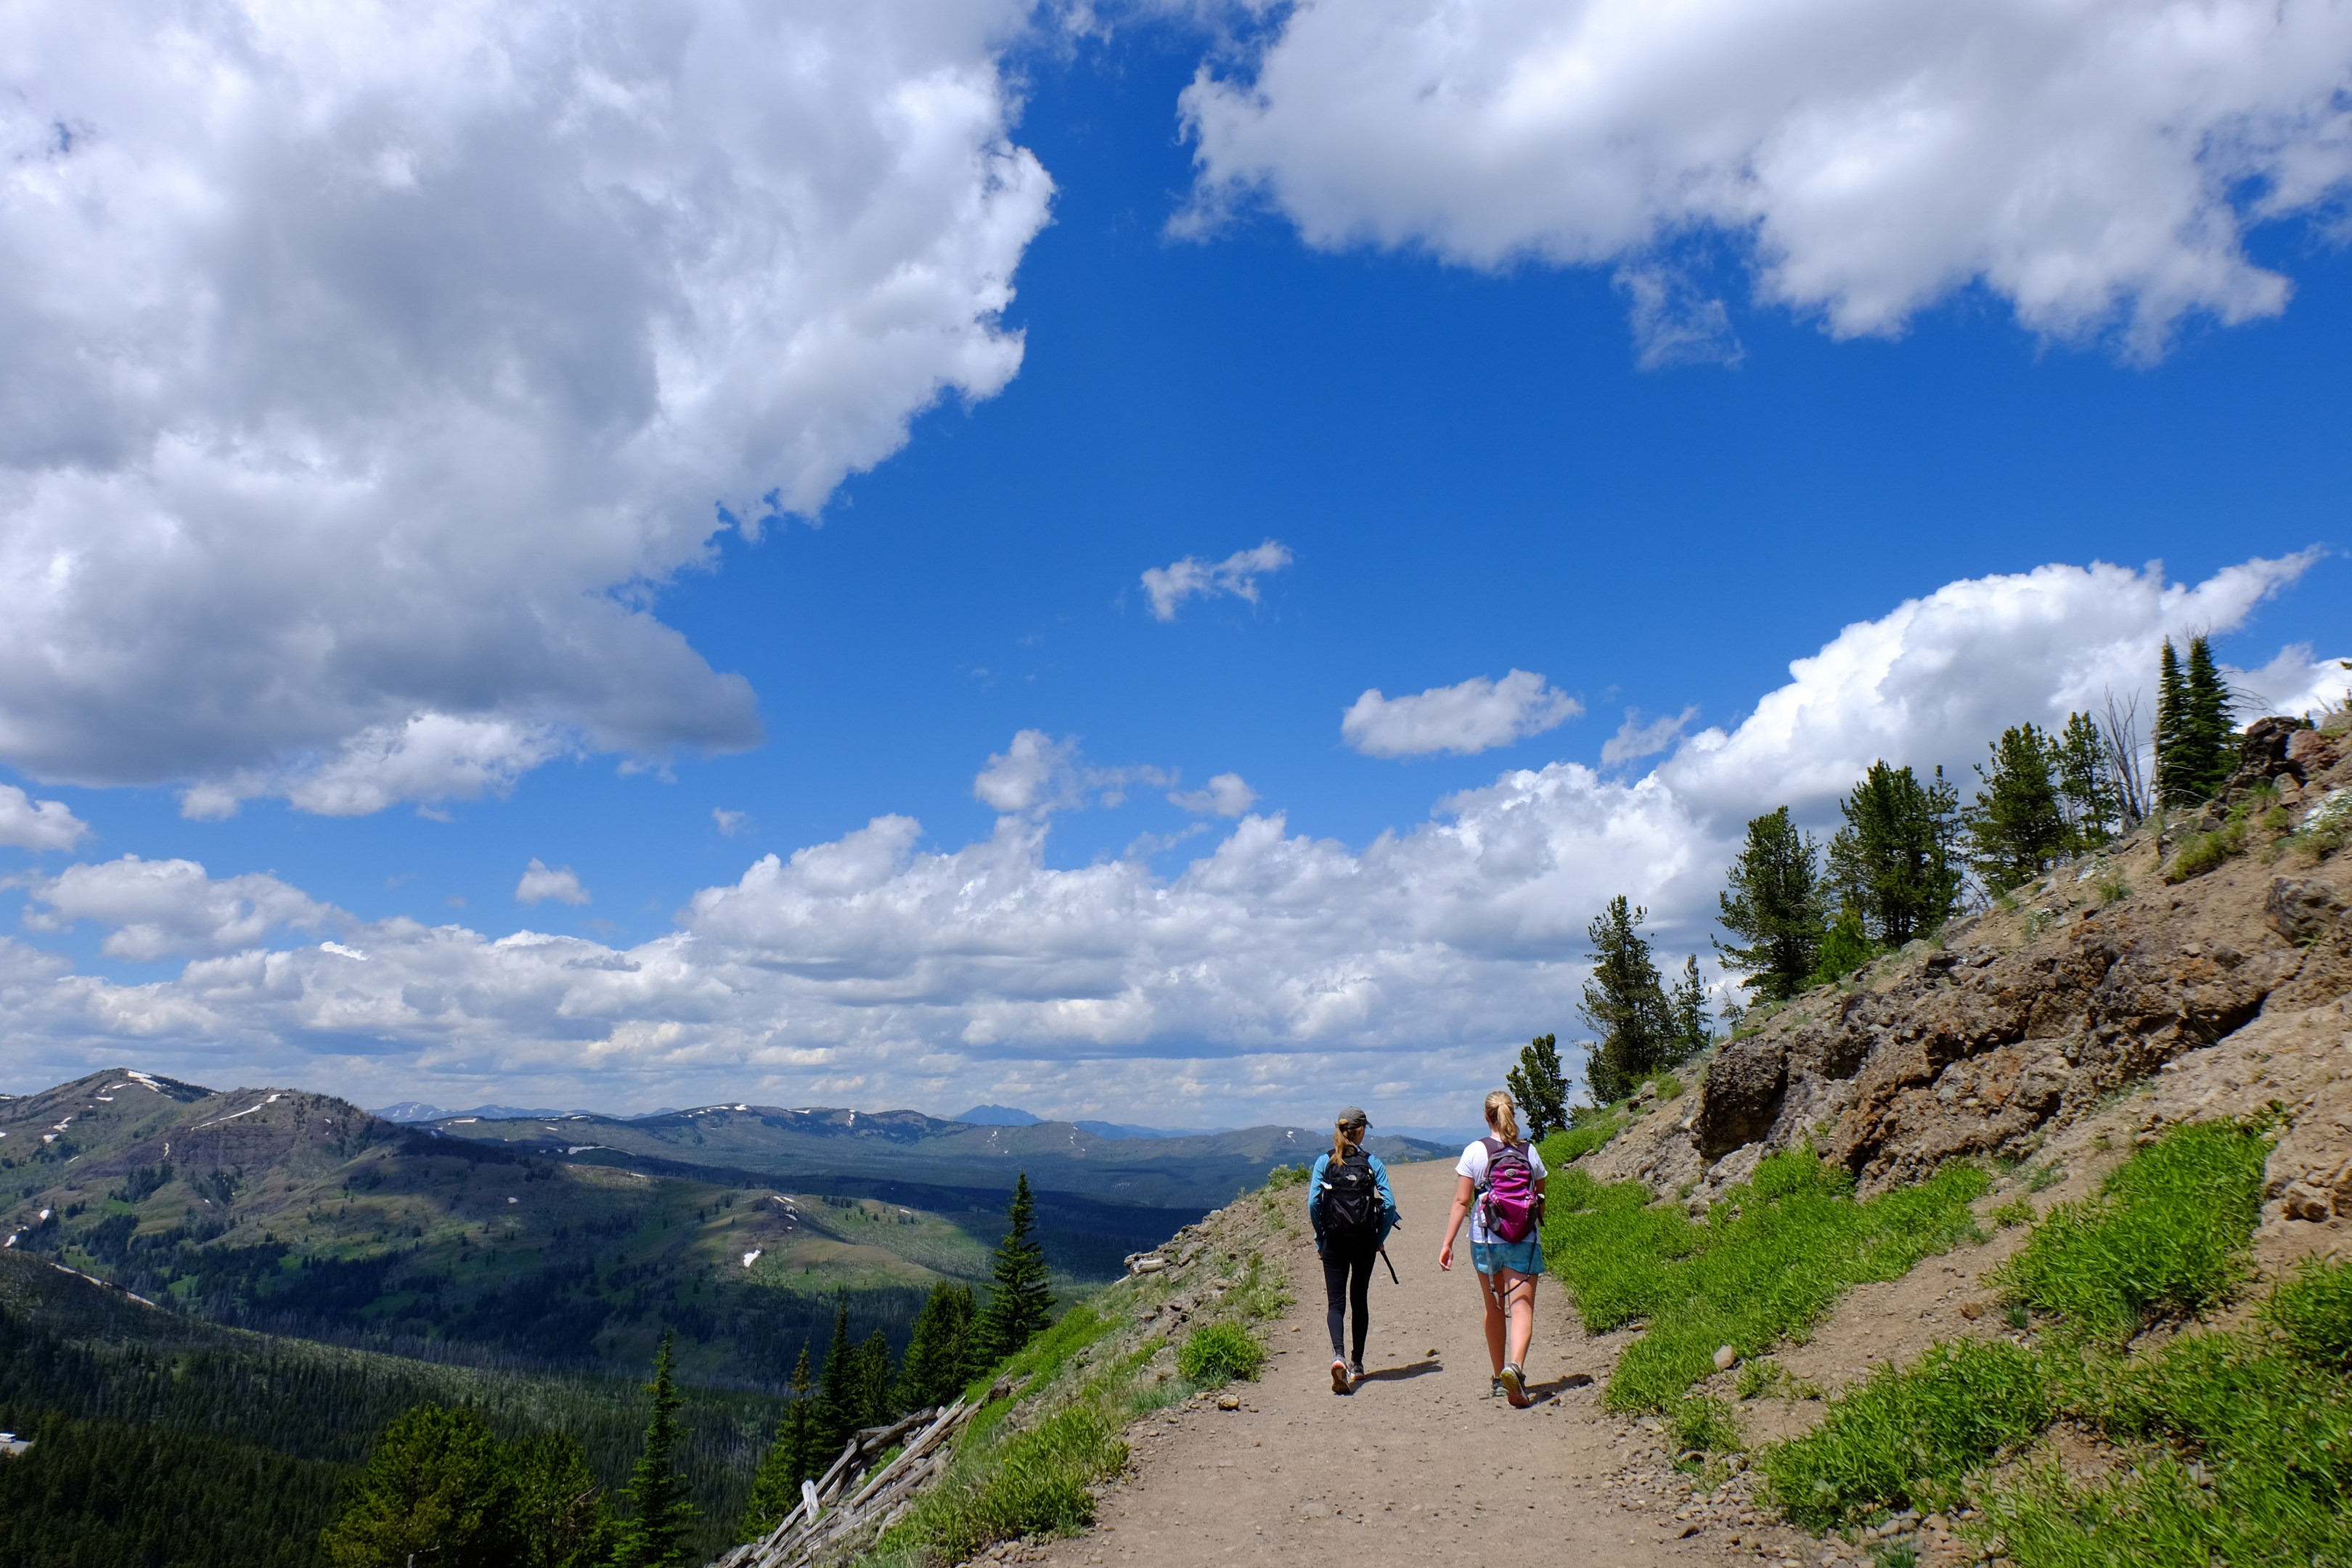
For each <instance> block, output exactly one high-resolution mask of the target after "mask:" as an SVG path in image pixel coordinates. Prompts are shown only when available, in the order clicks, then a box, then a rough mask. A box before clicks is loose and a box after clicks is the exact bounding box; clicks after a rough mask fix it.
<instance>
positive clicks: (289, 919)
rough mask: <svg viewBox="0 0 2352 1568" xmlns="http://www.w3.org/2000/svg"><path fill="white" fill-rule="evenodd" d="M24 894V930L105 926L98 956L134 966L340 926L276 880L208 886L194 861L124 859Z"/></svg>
mask: <svg viewBox="0 0 2352 1568" xmlns="http://www.w3.org/2000/svg"><path fill="white" fill-rule="evenodd" d="M24 886H25V888H26V894H27V898H28V900H29V903H30V905H31V906H32V907H29V908H27V909H26V911H25V924H26V927H27V928H28V929H29V930H33V931H64V930H65V929H67V928H68V926H71V925H72V924H73V923H74V922H75V921H94V922H96V923H98V924H100V925H104V926H110V927H112V928H113V929H112V930H111V931H109V932H108V933H107V936H106V938H105V940H104V941H103V942H101V943H100V949H101V951H103V952H106V953H107V954H108V955H109V956H110V957H113V958H122V959H130V960H132V961H134V962H146V961H150V960H153V959H158V958H167V957H171V956H173V955H174V954H180V953H215V952H237V951H239V950H241V949H245V948H249V947H252V946H254V945H255V944H256V943H257V942H260V941H261V940H262V939H263V938H265V937H266V936H268V934H269V932H270V931H273V930H275V929H278V928H279V927H283V926H293V927H296V928H298V929H300V930H304V931H316V930H317V929H319V927H320V926H322V925H324V924H327V923H328V922H330V921H340V920H341V919H342V917H341V912H340V911H339V910H336V909H335V908H334V907H333V906H332V905H331V904H323V903H320V902H319V901H317V900H314V899H312V898H311V897H310V895H309V894H307V893H305V892H303V891H302V890H301V889H299V888H296V887H293V886H290V885H289V884H288V883H285V882H281V881H279V880H278V879H277V878H275V877H272V876H268V875H267V874H265V873H261V872H253V873H248V874H247V875H245V876H241V877H224V878H214V877H212V876H209V875H207V874H206V872H205V868H204V867H203V866H202V865H201V864H199V863H198V862H196V861H194V860H142V859H141V858H139V857H138V856H136V855H125V856H123V857H122V858H121V859H119V860H108V861H104V862H101V863H100V864H97V865H81V866H69V867H68V868H66V869H65V870H63V871H61V872H59V873H58V875H56V876H54V877H33V878H29V879H26V881H25V883H24Z"/></svg>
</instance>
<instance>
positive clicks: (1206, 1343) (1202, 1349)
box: [1176, 1323, 1265, 1388]
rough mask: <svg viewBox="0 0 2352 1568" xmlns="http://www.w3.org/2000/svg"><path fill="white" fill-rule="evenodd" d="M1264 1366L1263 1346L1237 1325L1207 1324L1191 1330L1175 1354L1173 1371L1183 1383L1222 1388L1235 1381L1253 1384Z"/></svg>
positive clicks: (1253, 1336)
mask: <svg viewBox="0 0 2352 1568" xmlns="http://www.w3.org/2000/svg"><path fill="white" fill-rule="evenodd" d="M1264 1369H1265V1346H1264V1345H1262V1344H1260V1343H1259V1342H1258V1341H1257V1336H1256V1335H1255V1334H1253V1333H1251V1332H1250V1331H1248V1330H1247V1329H1245V1328H1244V1327H1242V1326H1241V1325H1240V1324H1239V1323H1210V1324H1207V1325H1205V1326H1203V1327H1202V1328H1198V1329H1195V1330H1193V1331H1192V1336H1191V1337H1190V1338H1188V1339H1187V1340H1185V1342H1184V1348H1183V1349H1182V1350H1181V1351H1178V1352H1176V1370H1177V1372H1178V1373H1181V1374H1182V1376H1183V1377H1184V1378H1185V1380H1186V1381H1187V1382H1191V1383H1197V1384H1201V1385H1202V1387H1204V1388H1217V1387H1222V1386H1223V1385H1224V1384H1228V1383H1231V1382H1232V1381H1233V1380H1234V1379H1235V1378H1237V1377H1238V1378H1243V1379H1245V1380H1247V1381H1249V1382H1253V1383H1255V1381H1257V1374H1258V1373H1260V1372H1261V1371H1263V1370H1264Z"/></svg>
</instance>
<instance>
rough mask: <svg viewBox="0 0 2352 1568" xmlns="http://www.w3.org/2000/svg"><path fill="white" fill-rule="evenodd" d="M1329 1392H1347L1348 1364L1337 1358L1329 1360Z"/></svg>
mask: <svg viewBox="0 0 2352 1568" xmlns="http://www.w3.org/2000/svg"><path fill="white" fill-rule="evenodd" d="M1331 1392H1332V1393H1334V1394H1345V1393H1347V1392H1348V1363H1346V1362H1344V1361H1341V1360H1340V1359H1339V1357H1338V1356H1333V1357H1332V1358H1331Z"/></svg>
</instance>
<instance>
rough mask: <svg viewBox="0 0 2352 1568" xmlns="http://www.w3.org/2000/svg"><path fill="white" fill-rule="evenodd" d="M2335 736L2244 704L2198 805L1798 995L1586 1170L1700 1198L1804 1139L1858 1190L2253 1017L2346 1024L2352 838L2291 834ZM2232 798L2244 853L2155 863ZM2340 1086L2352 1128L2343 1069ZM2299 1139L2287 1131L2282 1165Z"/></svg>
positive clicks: (2032, 1124)
mask: <svg viewBox="0 0 2352 1568" xmlns="http://www.w3.org/2000/svg"><path fill="white" fill-rule="evenodd" d="M2346 741H2347V737H2345V736H2343V735H2341V734H2331V733H2323V732H2321V731H2314V730H2306V729H2303V728H2301V727H2299V726H2298V725H2296V724H2295V723H2294V721H2288V720H2263V721H2258V722H2256V723H2255V724H2253V725H2252V726H2251V727H2250V728H2249V730H2248V731H2247V733H2246V736H2245V742H2244V749H2243V752H2242V764H2241V766H2240V768H2239V769H2238V771H2237V773H2236V774H2235V775H2234V776H2233V778H2232V779H2231V784H2230V785H2229V787H2228V789H2227V790H2226V791H2225V792H2224V794H2223V795H2222V797H2221V799H2220V800H2218V801H2216V802H2215V803H2214V804H2213V805H2211V806H2209V807H2207V808H2205V810H2203V811H2202V812H2200V813H2199V814H2198V815H2197V816H2196V817H2195V818H2193V819H2192V820H2190V821H2189V822H2188V823H2186V824H2177V825H2176V826H2175V827H2174V828H2173V829H2172V830H2171V831H2166V832H2159V831H2158V830H2157V829H2156V828H2155V827H2153V826H2149V827H2143V828H2142V829H2141V831H2140V832H2138V833H2137V834H2136V835H2135V836H2133V837H2132V838H2130V839H2128V840H2126V842H2124V843H2122V844H2119V845H2116V846H2114V847H2111V848H2109V849H2108V850H2106V851H2105V852H2103V853H2101V854H2099V855H2096V856H2094V857H2090V858H2085V859H2084V860H2081V861H2077V862H2075V863H2074V864H2072V865H2069V866H2065V867H2063V868H2060V869H2058V870H2057V871H2055V872H2053V873H2052V874H2051V875H2049V876H2047V877H2045V878H2044V879H2042V880H2040V881H2038V882H2036V883H2033V884H2031V885H2029V886H2028V887H2026V888H2023V889H2019V890H2018V892H2017V894H2016V896H2015V899H2014V900H2013V901H2014V904H2015V907H2014V908H2011V909H2000V910H1990V911H1987V912H1986V913H1985V914H1983V915H1981V916H1979V917H1977V918H1975V919H1971V920H1967V921H1959V922H1957V923H1956V924H1954V925H1952V926H1949V927H1948V928H1947V929H1946V931H1945V932H1944V933H1943V937H1942V945H1941V946H1940V947H1930V946H1929V945H1927V944H1926V943H1914V944H1913V945H1912V946H1911V947H1910V948H1908V949H1906V950H1905V951H1904V952H1901V953H1898V954H1895V955H1893V956H1891V957H1889V958H1887V959H1884V960H1881V961H1880V962H1879V963H1877V964H1875V965H1873V966H1872V968H1871V969H1869V970H1866V971H1864V974H1863V975H1862V976H1860V977H1858V978H1857V980H1856V981H1855V982H1852V983H1849V984H1848V985H1846V986H1843V987H1823V988H1822V989H1820V990H1817V991H1815V992H1812V993H1811V994H1807V995H1805V996H1803V997H1801V998H1799V999H1797V1000H1796V1001H1795V1002H1793V1003H1792V1004H1790V1006H1789V1007H1788V1008H1787V1009H1785V1010H1784V1011H1782V1012H1781V1013H1780V1014H1779V1015H1778V1016H1774V1017H1772V1018H1770V1019H1769V1020H1768V1021H1767V1022H1766V1023H1765V1024H1764V1025H1763V1026H1761V1027H1759V1028H1758V1029H1756V1030H1754V1031H1753V1032H1752V1033H1748V1034H1745V1035H1743V1036H1741V1037H1739V1038H1738V1039H1735V1040H1733V1041H1731V1042H1729V1043H1727V1044H1726V1045H1724V1046H1722V1047H1719V1048H1718V1049H1717V1052H1716V1053H1715V1055H1714V1056H1713V1058H1711V1059H1710V1060H1709V1061H1708V1062H1707V1064H1706V1068H1705V1076H1704V1081H1703V1082H1702V1084H1701V1086H1700V1088H1699V1089H1698V1092H1697V1094H1696V1097H1695V1098H1696V1104H1692V1103H1691V1102H1690V1101H1687V1100H1685V1101H1676V1102H1674V1103H1673V1104H1672V1106H1671V1107H1670V1108H1669V1109H1668V1110H1666V1111H1665V1112H1664V1114H1653V1115H1649V1116H1644V1117H1642V1118H1640V1120H1639V1121H1637V1124H1636V1126H1635V1127H1634V1128H1633V1129H1631V1130H1629V1131H1628V1132H1627V1133H1625V1134H1622V1135H1621V1136H1620V1137H1619V1138H1618V1139H1617V1140H1616V1141H1615V1142H1612V1144H1611V1145H1609V1146H1608V1147H1607V1148H1605V1149H1603V1150H1602V1151H1601V1152H1598V1153H1596V1154H1595V1155H1593V1156H1592V1157H1591V1167H1592V1170H1593V1173H1594V1174H1595V1175H1596V1176H1601V1177H1615V1178H1621V1179H1622V1178H1623V1177H1627V1176H1632V1177H1637V1178H1639V1179H1641V1180H1643V1181H1644V1182H1646V1183H1647V1184H1650V1185H1651V1186H1652V1187H1653V1189H1654V1190H1665V1191H1683V1192H1685V1193H1686V1194H1687V1195H1688V1196H1689V1199H1690V1201H1691V1202H1692V1203H1693V1204H1694V1205H1696V1204H1701V1203H1704V1202H1706V1201H1708V1200H1709V1199H1710V1198H1712V1197H1713V1196H1714V1195H1716V1194H1719V1193H1720V1192H1721V1191H1722V1189H1723V1188H1724V1187H1726V1186H1727V1185H1728V1184H1731V1183H1732V1182H1735V1181H1738V1180H1740V1179H1742V1178H1744V1177H1745V1176H1746V1175H1747V1174H1748V1173H1749V1172H1751V1171H1752V1170H1753V1169H1754V1168H1755V1165H1756V1163H1757V1161H1758V1160H1759V1159H1761V1158H1762V1157H1763V1156H1764V1155H1765V1154H1767V1153H1769V1152H1772V1151H1774V1150H1778V1149H1782V1148H1789V1147H1793V1146H1796V1145H1799V1144H1802V1143H1804V1142H1808V1141H1810V1142H1811V1144H1812V1146H1813V1147H1814V1148H1816V1149H1818V1150H1819V1151H1821V1152H1822V1153H1823V1154H1825V1155H1826V1156H1828V1157H1829V1158H1832V1159H1834V1160H1836V1161H1838V1162H1839V1163H1843V1165H1845V1166H1846V1167H1847V1168H1848V1169H1850V1170H1852V1171H1853V1173H1854V1175H1855V1177H1856V1178H1857V1181H1858V1183H1859V1184H1860V1186H1861V1188H1862V1189H1863V1190H1864V1191H1865V1192H1870V1191H1876V1190H1882V1189H1884V1188H1885V1187H1888V1186H1893V1185H1896V1184H1902V1183H1906V1182H1910V1181H1915V1180H1917V1179H1919V1178H1921V1177H1923V1176H1925V1175H1927V1173H1930V1172H1931V1171H1933V1170H1934V1169H1935V1168H1936V1166H1937V1165H1938V1164H1940V1163H1943V1162H1944V1161H1946V1160H1948V1159H1952V1158H1954V1157H1956V1156H1967V1155H1985V1154H2011V1155H2017V1154H2024V1153H2028V1152H2031V1151H2032V1149H2033V1148H2034V1147H2037V1146H2038V1144H2039V1142H2040V1140H2042V1138H2044V1137H2045V1136H2047V1135H2048V1133H2049V1132H2050V1131H2053V1130H2054V1129H2055V1128H2057V1127H2063V1126H2064V1125H2066V1124H2068V1123H2070V1122H2072V1121H2076V1120H2078V1119H2080V1118H2081V1117H2083V1116H2084V1115H2085V1114H2087V1113H2089V1112H2090V1111H2092V1110H2095V1109H2096V1108H2097V1107H2099V1106H2100V1105H2102V1104H2103V1103H2104V1102H2105V1101H2107V1100H2110V1099H2111V1098H2112V1097H2113V1096H2114V1095H2115V1094H2116V1092H2117V1091H2118V1090H2120V1089H2123V1088H2124V1087H2125V1086H2126V1085H2131V1084H2135V1083H2138V1082H2140V1081H2142V1080H2145V1079H2148V1078H2149V1077H2150V1075H2152V1074H2155V1073H2157V1072H2158V1070H2159V1069H2161V1068H2164V1067H2165V1066H2166V1064H2168V1063H2170V1062H2174V1061H2175V1060H2176V1059H2178V1058H2182V1057H2184V1056H2185V1055H2187V1054H2189V1053H2192V1052H2198V1051H2200V1050H2203V1049H2205V1048H2206V1047H2212V1046H2214V1045H2215V1044H2216V1043H2217V1042H2220V1041H2222V1040H2225V1039H2229V1038H2231V1037H2234V1036H2236V1035H2238V1034H2239V1033H2240V1031H2242V1030H2244V1029H2246V1027H2247V1026H2249V1025H2250V1024H2252V1023H2254V1022H2255V1021H2256V1020H2257V1019H2263V1020H2266V1021H2269V1022H2270V1023H2271V1024H2273V1026H2275V1025H2278V1024H2280V1023H2282V1022H2283V1021H2285V1020H2289V1019H2292V1018H2294V1017H2295V1016H2299V1015H2305V1014H2308V1015H2309V1020H2308V1021H2309V1022H2311V1023H2312V1024H2313V1025H2314V1026H2315V1027H2314V1028H2313V1029H2311V1030H2294V1029H2282V1030H2281V1031H2280V1033H2281V1037H2282V1038H2283V1039H2284V1038H2287V1037H2293V1038H2294V1040H2295V1041H2296V1042H2297V1047H2296V1048H2298V1049H2305V1050H2323V1051H2336V1050H2341V1049H2342V1048H2343V1047H2346V1046H2347V1045H2352V1038H2347V1037H2346V1035H2345V1033H2344V1029H2343V1018H2344V1014H2343V1010H2342V1008H2340V1007H2338V1006H2335V1005H2332V1004H2334V1003H2336V999H2337V998H2339V997H2343V996H2344V995H2346V994H2347V993H2352V855H2347V854H2344V853H2341V852H2337V853H2325V852H2321V851H2320V850H2319V849H2317V848H2314V849H2303V848H2298V847H2295V846H2294V840H2292V839H2288V838H2285V837H2283V835H2284V833H2285V831H2286V830H2288V829H2290V828H2292V827H2294V826H2298V825H2301V824H2303V823H2305V822H2307V821H2309V820H2311V819H2312V818H2313V817H2314V816H2315V815H2319V816H2328V815H2332V814H2333V813H2336V812H2338V811H2346V810H2352V807H2347V798H2352V797H2347V795H2346V794H2344V793H2342V792H2345V791H2347V789H2352V754H2347V753H2352V746H2347V743H2346ZM2331 791H2334V792H2338V793H2336V794H2334V795H2331V794H2330V792H2331ZM2233 810H2235V811H2236V812H2237V815H2238V818H2239V820H2240V822H2241V824H2242V834H2243V837H2242V853H2239V854H2237V855H2235V856H2234V857H2233V858H2228V859H2225V860H2223V861H2222V862H2221V864H2220V865H2218V866H2217V867H2216V868H2213V869H2211V870H2209V871H2205V872H2203V873H2202V874H2200V875H2196V876H2193V877H2188V878H2186V879H2183V880H2180V881H2179V883H2177V884H2168V882H2167V880H2166V873H2167V871H2168V870H2172V871H2174V872H2175V873H2176V874H2177V873H2178V870H2179V865H2178V864H2177V863H2178V859H2179V852H2180V850H2181V848H2182V847H2183V846H2184V845H2187V844H2188V843H2189V842H2190V835H2191V834H2192V833H2198V832H2214V831H2219V830H2221V829H2222V828H2224V827H2225V826H2227V825H2228V824H2229V822H2230V819H2231V812H2232V811H2233ZM2250 813H2252V814H2254V820H2252V821H2251V822H2249V821H2248V818H2249V816H2250ZM2306 1036H2308V1038H2306ZM2346 1066H2347V1068H2352V1058H2347V1061H2346ZM2343 1098H2344V1099H2345V1100H2346V1101H2347V1103H2346V1105H2345V1107H2344V1108H2343V1111H2344V1116H2345V1120H2346V1121H2347V1127H2352V1084H2347V1086H2346V1088H2345V1090H2344V1095H2343ZM2331 1103H2332V1102H2331ZM1676 1116H1679V1117H1680V1118H1681V1120H1680V1121H1676V1120H1675V1117H1676ZM2293 1145H2294V1135H2293V1134H2292V1133H2291V1134H2290V1135H2289V1136H2288V1138H2287V1139H2286V1140H2285V1141H2284V1142H2283V1143H2282V1146H2281V1154H2282V1157H2283V1158H2284V1160H2285V1162H2286V1163H2294V1160H2295V1158H2296V1157H2295V1156H2294V1154H2293V1152H2292V1151H2293ZM2313 1177H2314V1179H2313V1180H2312V1181H2311V1182H2308V1183H2306V1185H2309V1186H2310V1187H2311V1191H2310V1192H2309V1193H2298V1194H2295V1195H2294V1202H2296V1203H2300V1204H2302V1205H2305V1207H2314V1206H2322V1205H2324V1206H2325V1207H2326V1208H2328V1209H2330V1210H2335V1208H2336V1205H2338V1204H2339V1203H2340V1204H2342V1205H2344V1208H2343V1209H2342V1210H2341V1211H2337V1212H2346V1213H2352V1170H2347V1168H2343V1167H2342V1166H2341V1164H2340V1163H2339V1165H2338V1167H2336V1168H2331V1169H2328V1170H2324V1171H2315V1172H2314V1173H2313ZM2297 1179H2302V1178H2300V1177H2299V1178H2297ZM2323 1194H2324V1195H2323ZM2274 1195H2276V1194H2274Z"/></svg>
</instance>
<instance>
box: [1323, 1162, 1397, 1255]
mask: <svg viewBox="0 0 2352 1568" xmlns="http://www.w3.org/2000/svg"><path fill="white" fill-rule="evenodd" d="M1382 1208H1383V1205H1382V1204H1381V1184H1380V1179H1379V1178H1378V1177H1376V1176H1374V1175H1373V1174H1372V1162H1371V1159H1370V1156H1369V1155H1366V1154H1363V1153H1360V1152H1359V1153H1354V1154H1350V1155H1349V1156H1348V1157H1347V1158H1346V1159H1344V1160H1339V1161H1336V1162H1334V1163H1330V1164H1328V1165H1326V1166H1324V1167H1323V1234H1324V1235H1325V1236H1326V1237H1328V1238H1330V1239H1331V1240H1334V1241H1363V1242H1373V1241H1378V1240H1380V1238H1381V1211H1382Z"/></svg>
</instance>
